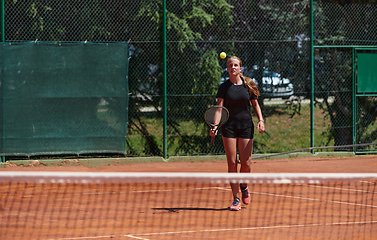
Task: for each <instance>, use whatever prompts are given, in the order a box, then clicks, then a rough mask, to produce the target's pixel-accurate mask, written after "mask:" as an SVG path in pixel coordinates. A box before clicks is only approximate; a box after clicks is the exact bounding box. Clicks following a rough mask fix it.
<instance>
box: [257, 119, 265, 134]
mask: <svg viewBox="0 0 377 240" xmlns="http://www.w3.org/2000/svg"><path fill="white" fill-rule="evenodd" d="M257 129H259V133H263V132H264V130H265V128H264V121H259V122H258V125H257Z"/></svg>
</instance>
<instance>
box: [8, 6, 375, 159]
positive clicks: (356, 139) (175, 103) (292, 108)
mask: <svg viewBox="0 0 377 240" xmlns="http://www.w3.org/2000/svg"><path fill="white" fill-rule="evenodd" d="M313 5H314V8H313V14H314V17H313V22H314V29H313V32H314V39H313V40H314V46H315V47H314V65H315V66H314V89H313V92H314V108H313V109H311V101H310V100H311V77H310V76H311V65H310V58H311V52H310V46H311V45H310V31H311V24H310V11H311V9H310V1H309V0H305V1H296V0H283V1H282V0H260V1H244V0H197V1H184V0H181V1H180V0H177V1H169V0H167V1H166V34H167V39H166V42H167V44H166V52H167V57H166V69H167V76H166V79H167V93H166V98H165V96H164V93H163V90H164V76H163V64H164V59H163V54H162V53H163V48H164V46H163V44H162V39H163V35H162V31H161V29H162V28H163V14H162V13H163V2H162V0H127V1H120V0H106V1H104V0H66V1H58V0H5V8H4V13H5V14H4V16H5V17H4V18H5V24H4V29H5V37H4V41H5V42H23V41H44V42H51V43H61V42H85V41H88V42H101V43H109V44H111V43H114V42H127V43H128V45H129V82H128V83H129V109H128V113H129V115H128V131H127V155H128V156H162V155H163V151H164V149H163V147H164V146H163V145H164V144H163V141H164V140H163V133H164V125H163V124H164V120H163V116H164V112H163V104H164V101H167V146H166V147H167V155H168V156H179V155H206V154H224V149H223V146H222V141H221V137H217V140H216V142H215V146H214V147H212V146H210V144H209V142H210V137H209V135H208V130H209V128H208V126H206V125H205V123H204V120H203V113H204V111H205V109H206V108H207V107H208V106H209V105H213V104H214V103H215V100H216V99H215V96H216V92H217V88H218V86H219V85H220V84H221V83H222V82H223V81H225V80H226V79H227V73H226V71H225V68H226V60H223V59H220V58H219V53H220V52H226V53H227V55H228V56H230V55H236V56H238V57H240V58H241V60H242V61H243V70H244V74H245V75H246V76H249V77H252V78H253V79H254V80H255V81H256V82H257V84H258V88H259V90H260V91H261V97H260V98H259V103H260V105H261V107H262V111H263V115H264V118H265V121H266V132H265V133H263V134H261V135H259V134H256V135H255V139H254V153H276V152H285V151H291V150H296V149H302V148H307V147H310V145H311V124H312V123H314V124H313V126H314V129H313V133H314V146H334V145H335V146H338V145H345V144H352V143H353V144H355V143H364V142H374V141H376V136H375V135H376V130H377V129H376V127H375V125H374V123H375V121H376V111H375V109H376V106H377V102H376V99H375V97H373V96H368V97H363V101H360V100H357V99H354V98H353V94H352V93H353V92H352V91H353V75H354V74H353V69H354V66H353V52H352V47H351V46H354V45H357V46H376V45H377V36H376V34H375V33H376V30H377V22H376V21H375V19H377V1H375V0H367V1H356V0H354V1H352V0H349V1H343V0H342V1H340V0H339V1H325V0H318V1H314V2H313ZM355 101H358V102H357V104H356V105H358V108H359V110H358V112H359V116H364V115H365V114H367V115H368V119H369V120H368V121H363V120H361V119H360V118H357V119H356V118H355V114H354V111H355V110H354V109H353V107H352V106H353V104H354V102H355ZM361 102H362V106H363V107H362V106H361ZM366 106H368V107H366ZM311 111H313V112H311ZM312 113H313V114H312ZM254 116H255V115H254ZM254 120H256V118H255V117H254ZM353 121H359V122H360V121H363V124H364V125H362V126H361V125H360V124H359V125H358V126H359V128H358V129H355V128H354V127H353V124H352V123H353ZM362 129H367V130H365V131H361V130H362ZM361 132H363V133H362V134H361ZM358 134H359V135H358ZM360 134H361V135H360ZM340 150H344V149H340ZM350 150H354V149H350Z"/></svg>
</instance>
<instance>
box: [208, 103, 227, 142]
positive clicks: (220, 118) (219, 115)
mask: <svg viewBox="0 0 377 240" xmlns="http://www.w3.org/2000/svg"><path fill="white" fill-rule="evenodd" d="M228 118H229V111H228V109H226V107H223V106H219V105H215V106H212V107H210V108H208V109H207V111H206V112H205V113H204V119H205V121H206V123H207V124H208V125H209V126H210V127H211V128H212V129H214V128H215V127H217V128H216V131H217V130H218V129H219V128H220V127H221V126H222V125H224V123H226V121H228ZM214 143H215V137H212V139H211V146H213V145H214Z"/></svg>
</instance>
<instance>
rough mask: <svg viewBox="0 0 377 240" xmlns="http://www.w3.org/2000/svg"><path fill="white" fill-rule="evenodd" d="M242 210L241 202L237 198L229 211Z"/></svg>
mask: <svg viewBox="0 0 377 240" xmlns="http://www.w3.org/2000/svg"><path fill="white" fill-rule="evenodd" d="M240 209H241V202H240V199H239V198H235V199H234V201H233V202H232V205H230V208H229V210H230V211H239V210H240Z"/></svg>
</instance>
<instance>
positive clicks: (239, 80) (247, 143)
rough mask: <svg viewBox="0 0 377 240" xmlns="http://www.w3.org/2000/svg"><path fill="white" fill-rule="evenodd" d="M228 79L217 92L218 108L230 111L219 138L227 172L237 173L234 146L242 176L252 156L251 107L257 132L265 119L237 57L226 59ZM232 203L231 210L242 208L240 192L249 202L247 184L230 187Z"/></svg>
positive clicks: (254, 89)
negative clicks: (256, 120) (256, 118)
mask: <svg viewBox="0 0 377 240" xmlns="http://www.w3.org/2000/svg"><path fill="white" fill-rule="evenodd" d="M227 71H228V73H229V80H227V81H225V82H224V83H223V84H221V85H220V87H219V90H218V92H217V95H216V98H217V105H220V106H224V107H226V108H227V109H228V110H229V119H228V121H227V122H226V123H225V124H224V125H223V126H222V130H221V131H222V139H223V143H224V148H225V154H226V158H227V162H228V172H237V147H238V153H239V160H240V163H241V169H240V172H241V173H250V171H251V167H250V165H251V154H252V152H253V138H254V124H253V121H252V119H251V113H250V104H251V106H252V107H253V109H254V112H255V114H256V115H257V117H258V119H259V122H258V125H257V129H259V133H262V132H264V130H265V128H264V120H263V116H262V111H261V109H260V107H259V104H258V101H257V98H258V96H259V91H258V88H257V85H256V84H255V82H254V81H253V80H252V79H250V78H248V77H245V76H243V75H242V62H241V59H239V58H238V57H236V56H232V57H230V58H229V59H228V60H227ZM216 134H217V129H216V128H215V129H213V130H211V131H210V135H211V136H215V135H216ZM230 186H231V188H232V192H233V197H234V200H233V202H232V205H231V206H230V210H231V211H238V210H240V209H241V202H240V196H239V193H240V191H239V190H240V189H241V193H242V202H243V203H244V204H249V203H250V193H249V189H248V188H247V185H246V184H240V185H238V184H236V183H231V184H230Z"/></svg>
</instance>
